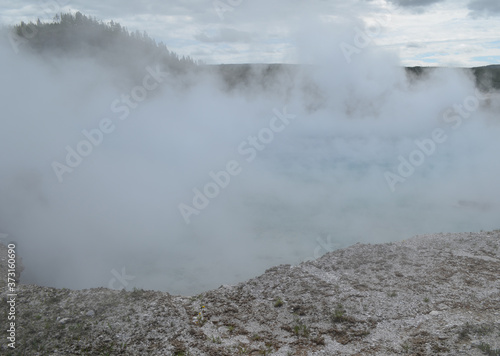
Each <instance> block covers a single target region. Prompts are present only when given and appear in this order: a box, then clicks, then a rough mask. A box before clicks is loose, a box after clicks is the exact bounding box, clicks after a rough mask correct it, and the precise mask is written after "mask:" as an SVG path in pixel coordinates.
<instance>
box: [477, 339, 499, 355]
mask: <svg viewBox="0 0 500 356" xmlns="http://www.w3.org/2000/svg"><path fill="white" fill-rule="evenodd" d="M477 348H478V349H479V350H481V351H482V352H483V353H484V354H485V355H488V356H500V349H492V348H491V346H490V345H489V344H486V343H484V342H482V343H480V344H479V345H477Z"/></svg>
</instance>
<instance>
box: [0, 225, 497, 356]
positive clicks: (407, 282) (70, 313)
mask: <svg viewBox="0 0 500 356" xmlns="http://www.w3.org/2000/svg"><path fill="white" fill-rule="evenodd" d="M0 253H1V256H2V258H1V259H2V262H1V264H0V267H1V269H0V272H1V275H2V276H5V275H6V272H5V269H6V266H5V260H4V257H5V249H4V247H2V250H1V251H0ZM499 277H500V231H499V230H497V231H493V232H481V233H457V234H435V235H427V236H417V237H414V238H411V239H408V240H406V241H402V242H397V243H387V244H379V245H370V244H356V245H354V246H351V247H349V248H346V249H342V250H337V251H334V252H331V253H328V254H327V255H325V256H323V257H321V258H319V259H318V260H316V261H312V262H305V263H302V264H300V265H298V266H290V265H282V266H277V267H274V268H271V269H269V270H267V271H266V273H265V274H263V275H262V276H259V277H257V278H254V279H251V280H249V281H246V282H244V283H240V284H238V285H235V286H222V287H220V288H219V289H216V290H213V291H209V292H206V293H202V294H200V295H197V296H194V297H182V296H172V295H169V294H168V293H164V292H153V291H142V290H138V291H132V292H125V291H113V290H109V289H104V288H99V289H91V290H79V291H71V290H67V289H53V288H46V287H39V286H34V285H20V286H19V288H18V292H17V294H18V297H17V313H18V314H17V318H16V322H17V324H16V325H17V330H16V332H17V340H16V345H17V347H16V349H15V351H9V349H7V344H6V336H7V335H6V332H4V334H5V335H4V336H2V337H1V340H2V341H1V344H0V353H1V354H5V355H18V354H19V355H195V356H198V355H213V356H219V355H381V356H382V355H384V356H388V355H500V290H499V288H500V278H499ZM4 279H5V278H4V277H2V282H0V287H2V291H3V293H2V295H1V299H0V302H1V304H2V305H4V306H6V305H7V303H6V293H5V292H4V291H5V288H4V287H5V285H4V284H5V281H4ZM202 306H204V308H202ZM202 309H203V320H199V321H198V323H195V322H194V321H193V317H196V316H197V315H199V314H198V313H199V312H200V310H202ZM1 310H2V315H1V320H2V325H3V326H2V330H4V327H7V315H6V311H7V307H2V309H1ZM5 330H6V329H5Z"/></svg>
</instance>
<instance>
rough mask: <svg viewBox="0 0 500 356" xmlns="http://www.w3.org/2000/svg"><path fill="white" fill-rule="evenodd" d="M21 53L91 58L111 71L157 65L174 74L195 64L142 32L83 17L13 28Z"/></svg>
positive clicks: (57, 18)
mask: <svg viewBox="0 0 500 356" xmlns="http://www.w3.org/2000/svg"><path fill="white" fill-rule="evenodd" d="M12 30H13V36H14V40H15V41H16V42H17V43H19V44H20V46H19V49H20V50H21V51H35V52H38V53H41V54H55V55H65V56H77V57H92V58H95V59H96V60H99V61H101V62H103V63H104V64H107V65H111V66H113V67H116V66H120V67H126V68H127V67H128V68H129V69H131V68H130V67H136V66H142V65H144V64H146V65H147V64H149V65H150V64H151V62H159V63H161V64H162V65H163V66H164V67H165V68H168V69H170V70H171V71H174V72H183V71H188V70H190V69H192V68H193V67H195V66H196V65H197V63H196V62H195V61H194V60H193V59H191V58H190V57H185V56H182V57H181V56H178V55H177V54H176V53H174V52H172V51H169V50H168V48H167V46H166V45H165V44H164V43H162V42H160V43H156V41H155V40H154V39H152V38H151V37H149V36H148V35H147V33H146V32H143V33H140V32H139V31H135V32H130V31H128V30H127V29H126V28H125V27H123V26H121V25H120V24H119V23H117V22H114V21H110V22H109V23H104V22H103V21H100V20H97V19H96V18H91V17H89V16H86V15H83V14H82V13H80V12H77V13H76V14H71V13H61V14H58V15H56V16H55V17H54V20H53V21H52V22H47V23H45V22H41V21H40V20H38V21H37V22H36V23H33V22H29V23H25V22H21V23H20V24H19V25H16V26H14V27H13V29H12Z"/></svg>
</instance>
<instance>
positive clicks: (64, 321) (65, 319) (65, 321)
mask: <svg viewBox="0 0 500 356" xmlns="http://www.w3.org/2000/svg"><path fill="white" fill-rule="evenodd" d="M70 320H71V319H70V318H62V319H60V320H59V323H61V324H66V323H67V322H68V321H70Z"/></svg>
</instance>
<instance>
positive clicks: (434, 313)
mask: <svg viewBox="0 0 500 356" xmlns="http://www.w3.org/2000/svg"><path fill="white" fill-rule="evenodd" d="M439 314H441V313H440V312H438V311H437V310H433V311H431V312H430V313H429V315H433V316H434V315H439Z"/></svg>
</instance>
